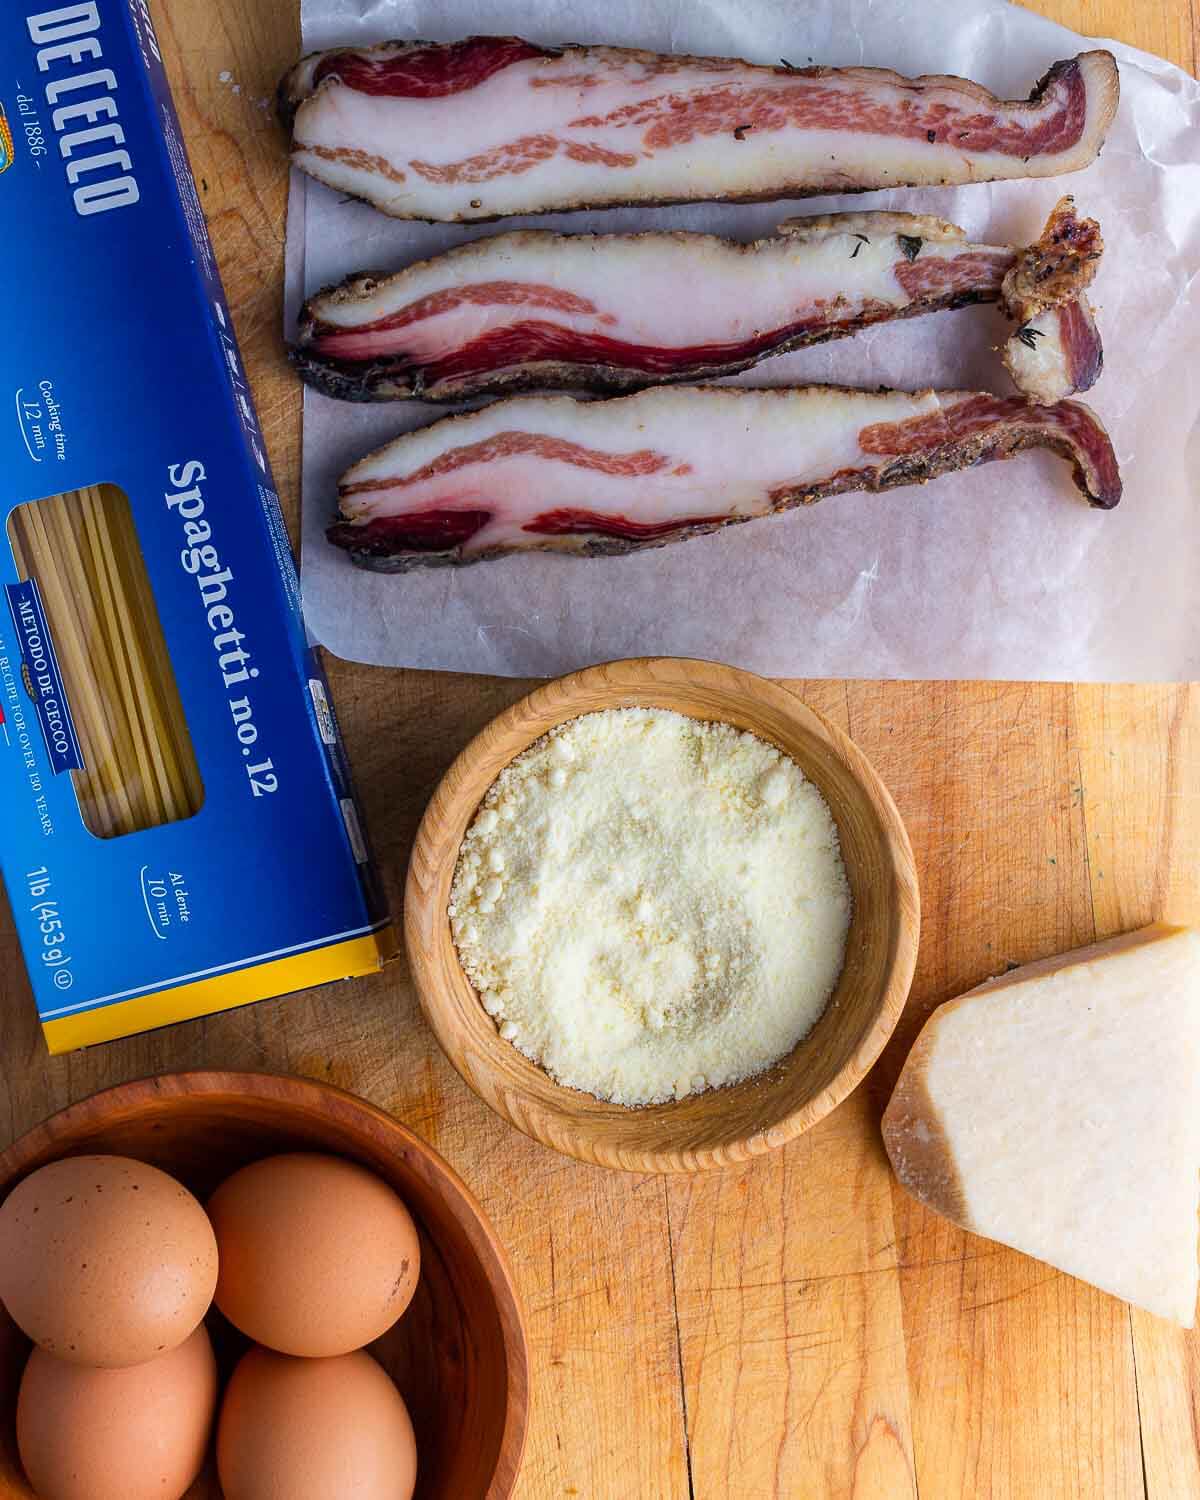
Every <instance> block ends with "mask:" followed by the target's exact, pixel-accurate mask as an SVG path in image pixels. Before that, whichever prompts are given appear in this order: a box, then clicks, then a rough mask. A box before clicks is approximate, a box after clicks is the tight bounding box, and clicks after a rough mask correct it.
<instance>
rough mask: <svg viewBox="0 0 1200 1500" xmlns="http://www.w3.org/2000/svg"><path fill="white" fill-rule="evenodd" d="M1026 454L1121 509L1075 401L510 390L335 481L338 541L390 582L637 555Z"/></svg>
mask: <svg viewBox="0 0 1200 1500" xmlns="http://www.w3.org/2000/svg"><path fill="white" fill-rule="evenodd" d="M1023 448H1049V449H1052V450H1054V451H1055V452H1057V453H1060V454H1061V455H1062V456H1063V457H1064V458H1066V459H1067V460H1068V461H1069V462H1070V464H1071V465H1072V468H1073V471H1074V476H1075V482H1076V484H1077V485H1078V486H1079V488H1080V489H1081V490H1082V491H1083V493H1084V494H1085V495H1086V496H1087V498H1088V499H1089V500H1090V501H1091V502H1092V504H1093V505H1097V506H1101V507H1103V508H1105V509H1107V508H1110V507H1112V506H1114V505H1116V503H1117V501H1118V500H1119V499H1120V497H1121V479H1120V475H1119V473H1118V470H1117V462H1116V457H1115V455H1114V453H1113V449H1112V445H1111V444H1110V442H1109V439H1108V435H1107V433H1106V432H1105V430H1104V428H1103V426H1102V425H1101V424H1100V421H1099V419H1098V418H1097V417H1096V416H1095V414H1094V413H1093V412H1092V411H1091V410H1090V409H1089V408H1088V407H1086V406H1083V405H1081V404H1080V403H1078V402H1074V401H1061V402H1059V403H1057V404H1056V405H1054V406H1033V405H1031V404H1029V403H1028V402H1026V401H1024V400H1022V399H1021V398H1019V397H1008V398H1003V397H999V396H991V395H986V394H982V393H980V392H975V391H923V392H918V393H916V394H910V393H907V392H902V391H856V390H844V389H841V388H838V387H835V386H801V387H798V388H792V389H789V388H781V389H774V390H739V389H735V388H731V387H718V386H673V387H667V388H664V389H661V390H651V391H643V392H641V393H640V394H639V395H636V396H623V397H619V398H617V399H615V400H611V401H590V402H579V401H574V400H572V399H571V398H570V397H568V396H541V397H538V396H531V397H517V398H514V399H511V400H508V401H499V402H496V403H495V404H494V405H492V406H488V407H485V408H483V409H482V410H481V411H474V412H468V413H466V414H464V415H462V416H455V417H444V418H443V419H442V420H441V421H440V422H434V423H433V424H432V425H431V426H429V427H425V428H421V429H419V430H418V431H416V432H410V433H407V434H406V435H405V436H403V437H401V438H398V439H396V441H395V442H393V443H389V444H388V445H387V446H386V447H384V448H381V449H379V451H378V452H376V453H373V454H371V455H370V456H369V457H368V458H365V459H363V460H362V462H361V463H358V464H356V465H355V466H354V467H353V468H352V469H350V470H349V471H348V472H347V473H346V474H344V475H343V476H342V479H341V482H340V483H339V485H338V498H339V501H340V505H341V519H340V520H338V521H337V522H336V523H335V524H334V525H333V526H331V527H330V530H329V539H330V541H332V542H333V543H334V544H335V545H336V546H339V547H344V548H347V549H348V550H349V551H350V552H351V553H353V554H354V557H355V560H356V561H358V562H360V563H363V564H364V565H365V566H368V567H372V568H377V569H380V570H383V571H391V572H399V571H404V570H406V569H409V568H412V567H418V566H422V565H424V566H428V565H431V564H445V563H470V562H478V561H482V560H483V559H485V558H493V557H499V556H503V555H504V554H506V553H513V552H522V551H530V550H534V549H536V550H542V551H554V552H560V553H566V554H569V555H574V556H595V555H599V554H604V553H620V552H628V551H632V550H634V549H637V548H639V547H658V546H662V545H663V544H664V543H666V542H673V541H680V540H683V539H685V538H687V537H692V536H697V535H699V534H700V533H702V532H707V531H714V530H716V529H717V528H719V527H721V526H725V525H728V524H731V523H732V522H736V521H749V520H752V519H754V518H755V517H757V516H769V515H774V514H776V513H778V512H779V511H783V510H787V509H790V508H791V507H792V506H795V505H801V504H808V503H809V502H811V501H814V500H819V499H820V498H821V497H822V496H824V495H833V494H838V493H840V492H841V491H844V490H885V489H890V488H892V487H893V486H895V485H903V484H913V483H917V482H921V481H923V480H926V479H933V478H936V476H937V475H939V474H944V473H947V472H949V471H950V470H953V469H961V468H966V467H967V466H968V465H971V464H976V463H983V462H986V461H988V460H990V459H999V458H1009V457H1011V456H1012V455H1013V454H1015V453H1018V452H1020V450H1021V449H1023Z"/></svg>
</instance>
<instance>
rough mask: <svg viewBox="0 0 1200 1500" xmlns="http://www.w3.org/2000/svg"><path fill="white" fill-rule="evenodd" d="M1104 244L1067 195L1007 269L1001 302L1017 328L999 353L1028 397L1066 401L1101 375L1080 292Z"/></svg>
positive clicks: (1095, 334)
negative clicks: (1039, 232)
mask: <svg viewBox="0 0 1200 1500" xmlns="http://www.w3.org/2000/svg"><path fill="white" fill-rule="evenodd" d="M1103 248H1104V246H1103V244H1102V242H1101V239H1100V228H1099V225H1098V224H1097V223H1096V222H1095V220H1094V219H1080V218H1077V217H1076V215H1075V212H1074V204H1073V202H1072V200H1071V199H1070V198H1062V199H1060V200H1059V202H1058V204H1057V205H1056V206H1055V209H1054V212H1053V213H1052V214H1051V215H1050V218H1049V220H1048V221H1047V224H1046V227H1045V229H1044V230H1043V231H1042V235H1041V238H1040V239H1039V240H1038V241H1037V243H1036V244H1034V245H1030V246H1028V247H1027V248H1026V249H1024V250H1020V251H1018V252H1017V254H1016V256H1015V257H1014V260H1013V264H1012V266H1011V267H1010V268H1009V270H1008V272H1007V273H1006V274H1005V277H1004V284H1003V286H1002V287H1001V289H1000V300H1001V301H1002V302H1003V304H1004V308H1005V311H1006V312H1007V313H1008V315H1009V317H1011V318H1012V319H1013V320H1014V321H1015V322H1016V323H1018V324H1019V325H1020V326H1019V327H1018V328H1017V331H1016V333H1014V334H1013V336H1012V337H1011V338H1010V339H1009V340H1008V342H1007V343H1006V344H1005V346H1004V349H1003V352H1002V358H1003V360H1004V363H1005V365H1006V366H1007V367H1008V372H1009V374H1010V375H1011V376H1012V378H1013V380H1014V381H1015V382H1016V384H1017V385H1018V386H1019V387H1020V389H1021V390H1022V391H1023V392H1024V393H1025V395H1027V396H1028V397H1030V399H1031V400H1034V401H1042V402H1046V403H1050V402H1053V401H1061V400H1062V399H1063V397H1065V396H1071V395H1074V393H1075V392H1076V391H1086V390H1088V389H1090V388H1091V386H1093V385H1094V384H1095V383H1096V381H1097V379H1098V378H1099V376H1100V371H1101V369H1102V367H1103V365H1104V346H1103V344H1102V343H1101V342H1100V330H1099V329H1098V328H1097V327H1096V319H1095V315H1094V314H1093V312H1092V308H1091V304H1090V303H1089V302H1088V299H1087V298H1086V297H1085V296H1084V295H1083V293H1084V289H1085V288H1086V287H1087V286H1089V285H1090V284H1091V280H1092V277H1093V275H1094V274H1095V270H1096V262H1097V261H1098V260H1099V258H1100V253H1101V251H1102V250H1103Z"/></svg>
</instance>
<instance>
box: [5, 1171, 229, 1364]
mask: <svg viewBox="0 0 1200 1500" xmlns="http://www.w3.org/2000/svg"><path fill="white" fill-rule="evenodd" d="M216 1284H217V1242H216V1239H215V1238H214V1236H213V1231H212V1225H211V1224H210V1223H209V1222H208V1217H207V1215H206V1214H205V1212H204V1210H203V1208H201V1206H200V1204H199V1203H198V1202H197V1201H196V1199H195V1198H193V1197H192V1195H191V1193H189V1192H188V1190H187V1188H185V1187H184V1186H183V1184H182V1183H179V1182H176V1181H175V1179H174V1178H173V1177H168V1176H167V1174H166V1173H165V1172H160V1171H159V1170H158V1168H157V1167H148V1166H147V1165H146V1164H145V1162H140V1161H132V1160H130V1159H129V1158H128V1157H125V1156H71V1157H67V1158H65V1159H64V1160H62V1161H55V1162H51V1163H50V1164H49V1166H45V1167H41V1168H40V1169H39V1170H38V1171H36V1172H34V1173H32V1174H31V1175H30V1176H29V1177H26V1178H25V1180H24V1182H20V1183H18V1184H17V1186H16V1187H15V1188H14V1189H13V1190H12V1192H11V1193H10V1194H9V1195H8V1197H7V1198H6V1199H5V1200H4V1204H3V1206H0V1300H3V1302H4V1305H5V1306H6V1307H7V1308H8V1311H9V1312H10V1313H11V1314H12V1318H13V1321H14V1322H15V1323H17V1324H19V1325H20V1327H21V1328H22V1329H23V1330H24V1331H25V1333H27V1334H28V1335H29V1337H30V1338H31V1339H32V1340H33V1341H34V1343H35V1344H40V1345H41V1347H42V1348H43V1349H45V1350H47V1351H49V1353H51V1354H56V1355H58V1357H59V1358H60V1359H66V1360H72V1361H75V1362H76V1363H78V1364H84V1365H102V1366H106V1367H109V1368H118V1367H120V1366H122V1365H135V1364H141V1363H143V1362H144V1361H146V1360H148V1359H154V1358H155V1356H156V1355H159V1354H164V1353H166V1352H167V1351H168V1350H170V1349H175V1348H177V1347H178V1346H179V1345H180V1344H182V1343H183V1341H184V1339H186V1338H187V1337H188V1335H189V1334H190V1333H191V1332H192V1331H193V1329H195V1328H196V1327H197V1325H198V1324H199V1323H200V1320H201V1319H202V1318H203V1317H204V1314H205V1313H206V1312H207V1311H208V1308H209V1304H210V1303H211V1302H212V1296H213V1289H214V1288H215V1286H216Z"/></svg>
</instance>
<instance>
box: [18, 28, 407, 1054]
mask: <svg viewBox="0 0 1200 1500" xmlns="http://www.w3.org/2000/svg"><path fill="white" fill-rule="evenodd" d="M0 59H2V60H3V67H2V69H0V269H2V270H3V285H4V287H5V293H4V323H5V333H4V338H3V341H2V342H0V460H2V466H0V472H2V473H3V475H4V486H5V511H4V514H5V523H6V530H5V536H4V538H3V540H2V541H0V573H2V575H3V576H2V577H0V585H2V587H3V591H4V598H3V600H2V601H0V786H2V789H3V799H4V823H3V830H2V832H0V859H2V863H3V873H4V880H5V884H6V886H7V889H8V895H9V899H10V901H11V904H12V908H13V912H14V916H15V919H16V925H17V928H18V931H19V933H20V938H21V943H22V946H23V949H24V953H25V958H26V962H27V965H28V968H29V973H30V978H31V980H32V985H33V992H34V998H35V1000H36V1003H37V1007H38V1011H39V1013H40V1016H41V1021H42V1026H43V1030H44V1033H45V1036H46V1041H47V1043H48V1045H49V1047H50V1050H51V1051H53V1052H62V1051H66V1050H69V1049H71V1048H74V1047H81V1046H85V1045H88V1044H90V1043H93V1042H100V1041H105V1040H108V1039H110V1038H112V1037H117V1036H123V1035H127V1034H129V1033H131V1032H135V1031H143V1030H146V1029H148V1028H151V1027H155V1026H161V1025H165V1024H167V1023H168V1022H174V1021H179V1020H183V1019H186V1018H188V1017H192V1016H199V1015H206V1014H209V1013H211V1012H213V1011H217V1010H224V1009H226V1008H228V1007H231V1006H236V1005H244V1004H247V1003H249V1002H251V1001H255V1000H261V999H265V998H266V997H267V996H271V995H280V994H285V993H287V992H289V991H292V990H297V989H301V988H305V987H308V986H310V985H315V984H321V983H324V982H326V981H328V980H333V979H340V978H343V977H347V976H350V975H355V974H363V973H368V972H370V971H372V970H375V969H377V968H379V967H380V965H381V964H383V963H384V962H385V961H386V960H387V959H388V958H389V957H391V955H392V954H393V952H394V948H395V941H394V935H393V931H392V928H391V926H390V924H389V922H388V919H387V914H386V910H385V907H384V904H383V900H382V897H381V895H380V892H379V889H378V886H377V883H376V879H375V876H374V874H373V872H372V868H371V863H370V859H369V857H368V850H367V845H366V840H365V836H364V833H363V830H362V827H361V824H360V821H359V817H358V813H357V811H356V806H355V801H354V796H353V792H352V790H351V786H350V777H349V771H348V768H347V765H346V761H345V757H344V753H343V750H342V746H341V742H340V739H339V735H338V730H337V724H336V720H335V718H334V713H333V709H332V706H331V705H330V702H329V695H328V691H327V688H326V684H325V680H324V677H323V674H322V671H321V668H320V666H319V664H318V662H317V661H316V659H315V656H314V654H313V652H312V650H311V648H310V647H309V644H308V642H307V639H306V636H305V631H304V626H303V622H302V619H301V613H300V595H299V587H298V582H297V577H296V570H295V565H294V562H293V559H292V553H291V550H290V547H289V544H288V538H287V532H286V530H285V527H284V523H283V518H282V516H281V514H280V509H279V501H278V498H277V496H276V493H275V489H274V486H273V483H272V479H271V472H270V467H269V465H268V462H267V455H266V451H265V448H264V445H263V440H262V436H261V433H260V431H259V428H258V423H257V420H256V417H255V412H254V404H253V401H252V399H251V395H250V391H249V388H248V386H247V382H246V375H245V371H244V369H243V366H242V362H241V358H240V356H239V353H238V346H237V341H236V339H235V338H234V333H233V326H232V323H231V320H230V316H229V311H228V308H227V306H226V303H225V298H224V294H223V292H222V289H221V283H220V279H219V277H218V274H217V268H216V263H215V261H214V258H213V252H212V247H211V245H210V243H209V239H208V233H207V230H206V227H205V223H204V216H203V214H202V212H201V209H200V204H199V200H198V197H197V194H196V189H195V185H194V183H193V181H192V176H191V172H190V170H189V167H188V162H187V155H186V153H185V150H184V146H183V141H182V137H181V135H180V131H179V124H178V121H177V119H176V115H175V111H174V108H173V106H172V103H171V96H170V92H169V90H168V87H167V82H166V78H165V75H164V72H163V67H162V61H161V58H160V56H159V50H158V45H157V42H156V40H155V36H154V30H153V27H152V25H151V22H150V17H149V14H148V12H147V10H146V8H145V4H144V0H84V3H81V4H71V5H61V6H56V7H52V8H47V7H46V5H45V3H44V0H41V3H39V0H33V3H31V4H28V3H24V0H6V3H5V5H4V7H3V10H2V12H0Z"/></svg>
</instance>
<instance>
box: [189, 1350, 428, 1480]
mask: <svg viewBox="0 0 1200 1500" xmlns="http://www.w3.org/2000/svg"><path fill="white" fill-rule="evenodd" d="M217 1472H218V1474H219V1476H220V1479H221V1490H222V1492H223V1494H224V1496H225V1500H282V1497H284V1496H286V1497H287V1500H333V1497H334V1496H338V1497H342V1496H346V1497H349V1496H353V1497H354V1500H411V1497H412V1492H413V1489H414V1487H415V1485H416V1481H417V1446H416V1440H415V1438H414V1436H413V1429H412V1422H411V1421H410V1420H409V1416H408V1408H407V1407H406V1406H405V1404H404V1401H403V1399H402V1397H401V1395H400V1392H399V1391H398V1390H397V1389H396V1387H395V1386H394V1385H393V1384H392V1382H391V1380H389V1378H388V1376H387V1375H386V1373H385V1372H384V1371H383V1370H382V1369H381V1368H380V1366H379V1365H377V1364H376V1363H375V1361H374V1360H373V1359H372V1358H371V1356H370V1355H369V1354H362V1353H359V1354H342V1355H338V1356H337V1357H336V1358H334V1359H293V1358H291V1357H290V1356H288V1355H286V1354H276V1353H274V1352H273V1351H272V1350H270V1349H251V1350H250V1352H249V1353H248V1354H246V1355H244V1356H243V1358H242V1360H241V1362H240V1363H239V1365H238V1367H237V1369H236V1370H235V1371H234V1372H233V1378H232V1379H231V1380H230V1382H229V1386H228V1388H227V1390H226V1392H225V1400H224V1401H223V1403H222V1405H221V1416H220V1421H219V1422H218V1425H217Z"/></svg>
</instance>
